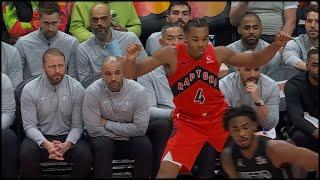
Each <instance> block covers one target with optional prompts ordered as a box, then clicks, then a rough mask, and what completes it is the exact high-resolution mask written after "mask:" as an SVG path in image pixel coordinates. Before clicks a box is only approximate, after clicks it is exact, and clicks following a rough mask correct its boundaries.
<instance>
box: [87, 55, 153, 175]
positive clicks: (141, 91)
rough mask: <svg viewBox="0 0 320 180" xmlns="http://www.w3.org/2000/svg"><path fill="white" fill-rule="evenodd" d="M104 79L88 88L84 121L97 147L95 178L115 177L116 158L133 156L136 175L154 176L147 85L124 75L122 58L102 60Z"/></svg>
mask: <svg viewBox="0 0 320 180" xmlns="http://www.w3.org/2000/svg"><path fill="white" fill-rule="evenodd" d="M101 77H102V78H101V79H99V80H97V81H95V82H93V83H92V84H91V85H90V86H89V87H87V88H86V90H85V95H84V100H83V112H82V113H83V120H84V122H85V125H86V127H87V131H88V134H89V136H90V141H91V145H92V150H93V155H94V156H93V157H94V158H93V160H94V165H93V166H94V170H93V176H94V178H98V179H104V178H112V160H113V159H118V158H120V159H123V158H128V159H133V160H134V169H133V178H150V177H151V173H152V165H153V164H152V160H153V158H152V144H151V142H150V140H149V138H148V136H146V131H147V128H148V124H149V117H150V113H149V106H148V101H147V98H146V97H145V96H146V91H145V88H144V87H143V86H142V85H140V84H139V83H138V82H136V81H134V80H128V79H125V78H124V77H123V63H122V62H121V60H120V58H119V57H115V56H108V57H107V58H106V59H104V60H102V66H101Z"/></svg>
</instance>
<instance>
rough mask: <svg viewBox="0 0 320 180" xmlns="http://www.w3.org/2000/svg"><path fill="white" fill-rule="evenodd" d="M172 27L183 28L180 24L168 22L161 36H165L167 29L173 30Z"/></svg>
mask: <svg viewBox="0 0 320 180" xmlns="http://www.w3.org/2000/svg"><path fill="white" fill-rule="evenodd" d="M172 27H177V28H181V29H182V27H181V26H179V22H178V21H177V22H175V23H172V22H168V23H166V24H165V25H164V26H163V27H162V28H161V35H162V36H163V34H164V33H165V32H166V30H167V29H169V28H172Z"/></svg>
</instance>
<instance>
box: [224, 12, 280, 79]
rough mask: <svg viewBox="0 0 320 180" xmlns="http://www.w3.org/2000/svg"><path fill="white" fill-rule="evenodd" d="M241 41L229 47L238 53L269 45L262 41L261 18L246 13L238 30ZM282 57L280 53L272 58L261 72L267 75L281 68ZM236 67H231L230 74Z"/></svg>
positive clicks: (261, 68) (262, 67)
mask: <svg viewBox="0 0 320 180" xmlns="http://www.w3.org/2000/svg"><path fill="white" fill-rule="evenodd" d="M237 30H238V33H239V34H240V35H241V39H240V40H238V41H236V42H233V43H231V44H229V45H228V46H227V47H228V48H230V49H232V50H235V51H237V52H244V51H248V50H253V51H257V50H260V49H262V48H264V47H266V46H268V45H269V43H267V42H266V41H264V40H262V39H260V36H261V34H262V24H261V20H260V18H259V16H257V15H256V14H254V13H246V14H245V15H244V16H243V17H242V18H241V20H240V24H239V26H238V28H237ZM280 61H281V55H280V53H279V52H277V53H276V55H275V56H274V57H273V58H272V60H271V61H270V62H269V63H268V64H266V65H263V66H261V67H260V72H261V73H263V74H267V73H268V72H270V71H271V70H272V69H273V68H276V67H278V66H280ZM235 70H236V68H235V67H232V66H229V72H234V71H235Z"/></svg>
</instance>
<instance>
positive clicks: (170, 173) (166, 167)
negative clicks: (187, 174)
mask: <svg viewBox="0 0 320 180" xmlns="http://www.w3.org/2000/svg"><path fill="white" fill-rule="evenodd" d="M180 169H181V167H180V166H179V165H178V164H175V163H173V162H170V161H161V164H160V169H159V172H158V175H157V178H176V177H177V175H178V173H179V171H180Z"/></svg>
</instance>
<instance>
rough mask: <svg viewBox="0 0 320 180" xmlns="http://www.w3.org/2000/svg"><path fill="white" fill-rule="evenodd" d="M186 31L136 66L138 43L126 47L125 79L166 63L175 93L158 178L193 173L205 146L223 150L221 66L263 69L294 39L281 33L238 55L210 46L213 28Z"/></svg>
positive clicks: (200, 23)
mask: <svg viewBox="0 0 320 180" xmlns="http://www.w3.org/2000/svg"><path fill="white" fill-rule="evenodd" d="M184 30H185V32H184V33H185V38H186V43H182V44H177V45H176V46H165V47H162V48H161V49H159V50H158V51H156V52H155V53H154V54H153V55H152V56H148V57H146V58H144V59H143V60H142V61H138V62H135V60H136V57H137V56H138V53H139V50H140V48H141V46H140V45H138V44H129V46H128V47H127V49H126V51H127V56H126V61H125V75H126V77H127V78H136V77H139V76H141V75H144V74H146V73H148V72H150V71H152V70H153V69H155V68H157V67H159V66H161V65H163V67H164V70H165V72H166V76H167V77H168V82H169V85H170V87H171V90H172V92H173V95H174V98H173V102H174V104H175V109H174V112H173V130H172V133H171V136H170V138H169V140H168V143H167V146H166V149H165V152H164V154H163V156H162V162H161V165H160V170H159V173H158V176H157V177H158V178H175V177H176V176H177V175H178V173H179V171H180V170H181V168H185V169H186V170H188V171H190V170H191V168H192V166H193V163H194V161H195V159H196V157H197V156H198V154H199V152H200V150H201V148H202V146H203V144H204V143H205V142H209V143H210V144H211V145H212V146H213V147H214V148H215V149H216V151H218V152H221V150H222V148H223V146H224V143H225V141H226V139H227V137H228V133H227V132H226V131H225V130H224V129H223V128H222V127H223V125H222V115H223V113H224V112H225V110H226V109H227V102H226V101H225V99H224V97H223V94H222V93H221V91H220V90H219V86H218V73H219V67H220V65H221V64H222V63H226V64H230V65H233V66H247V67H250V68H256V67H259V66H261V65H263V64H266V63H267V62H268V61H269V60H271V58H272V57H273V56H274V54H275V53H276V52H277V51H278V49H279V48H280V47H281V46H283V45H284V44H285V43H286V42H287V41H288V40H289V38H290V37H289V35H288V34H286V33H285V32H279V33H278V34H277V36H276V39H275V41H274V42H273V43H272V44H270V45H269V46H267V47H265V48H263V49H261V50H259V51H256V52H245V53H238V52H235V51H233V50H231V49H229V48H227V47H223V46H219V47H213V46H212V45H210V44H208V41H209V26H208V23H207V22H206V21H205V20H204V19H198V18H197V19H192V20H190V21H189V22H188V23H187V24H186V25H185V29H184Z"/></svg>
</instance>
